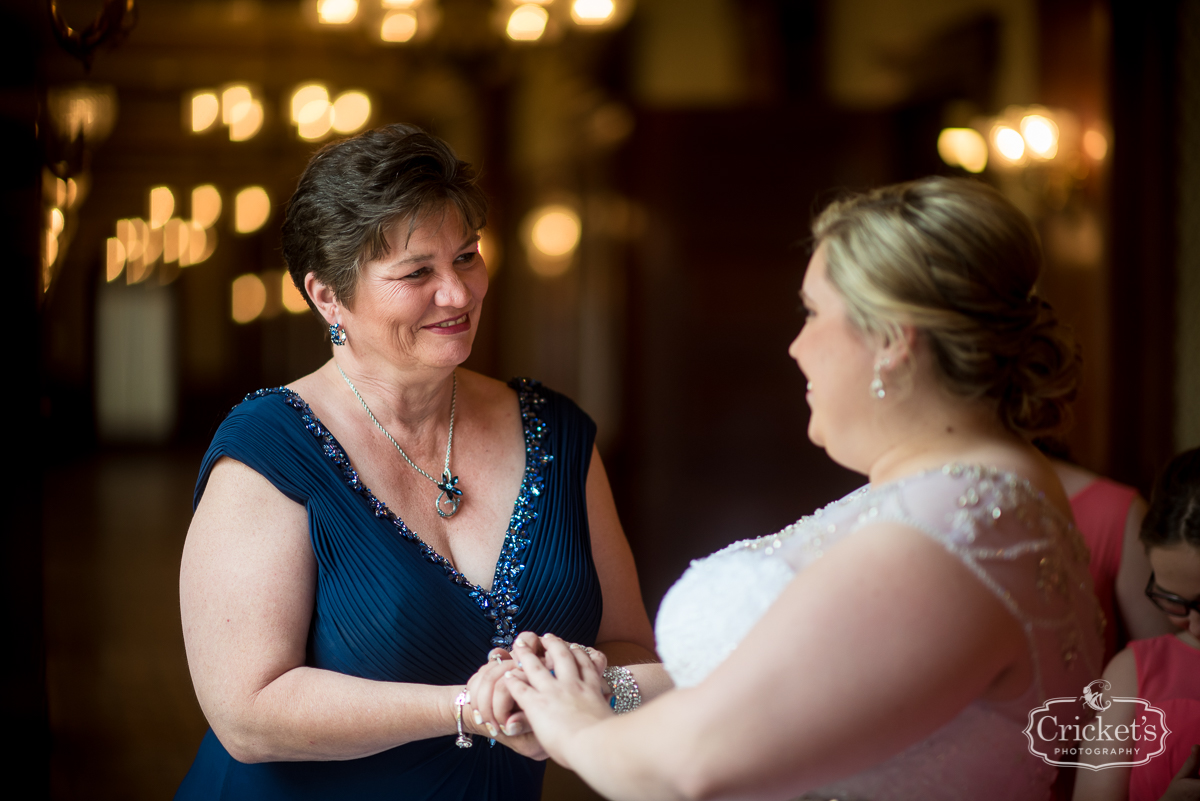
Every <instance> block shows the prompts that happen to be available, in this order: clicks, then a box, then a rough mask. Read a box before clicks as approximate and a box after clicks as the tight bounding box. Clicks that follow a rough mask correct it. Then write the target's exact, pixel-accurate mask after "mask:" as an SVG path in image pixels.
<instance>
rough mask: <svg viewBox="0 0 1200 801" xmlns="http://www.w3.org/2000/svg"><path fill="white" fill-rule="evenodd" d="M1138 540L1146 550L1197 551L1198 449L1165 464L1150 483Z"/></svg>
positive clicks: (1199, 508) (1199, 535) (1199, 530)
mask: <svg viewBox="0 0 1200 801" xmlns="http://www.w3.org/2000/svg"><path fill="white" fill-rule="evenodd" d="M1141 540H1142V542H1143V543H1144V544H1145V545H1146V547H1147V548H1160V547H1170V546H1172V545H1179V544H1186V545H1190V546H1191V547H1193V548H1200V448H1193V449H1192V450H1190V451H1184V452H1183V453H1181V454H1179V455H1178V456H1176V457H1175V458H1174V459H1172V460H1171V461H1170V462H1168V463H1167V467H1166V469H1165V470H1163V472H1162V475H1160V476H1159V477H1158V481H1156V482H1155V483H1154V492H1153V493H1152V494H1151V495H1150V509H1149V510H1148V511H1147V512H1146V519H1145V520H1143V521H1142V533H1141Z"/></svg>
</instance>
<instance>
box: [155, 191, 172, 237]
mask: <svg viewBox="0 0 1200 801" xmlns="http://www.w3.org/2000/svg"><path fill="white" fill-rule="evenodd" d="M174 213H175V195H174V194H172V193H171V190H170V189H168V188H167V187H165V186H156V187H154V188H153V189H151V190H150V227H151V228H161V227H163V226H164V225H166V224H167V220H169V219H171V215H172V214H174Z"/></svg>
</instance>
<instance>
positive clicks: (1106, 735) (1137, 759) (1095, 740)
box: [1025, 679, 1171, 770]
mask: <svg viewBox="0 0 1200 801" xmlns="http://www.w3.org/2000/svg"><path fill="white" fill-rule="evenodd" d="M1110 688H1111V685H1110V684H1109V683H1108V682H1107V681H1104V680H1103V679H1097V680H1096V681H1093V682H1092V683H1091V684H1088V685H1087V686H1086V687H1084V688H1083V694H1082V695H1080V696H1077V697H1075V698H1051V699H1050V700H1049V701H1047V702H1046V703H1044V704H1042V705H1041V706H1039V707H1038V708H1037V709H1034V710H1033V711H1031V712H1030V713H1029V725H1028V726H1026V727H1025V737H1026V738H1027V739H1028V740H1029V752H1030V753H1031V754H1033V755H1034V756H1039V757H1041V758H1042V759H1043V760H1045V762H1046V763H1047V764H1050V765H1054V766H1056V767H1076V768H1088V769H1089V770H1100V769H1101V768H1115V767H1132V766H1134V765H1145V764H1146V763H1147V762H1149V761H1150V760H1151V759H1154V757H1156V756H1158V755H1160V754H1161V753H1162V752H1163V749H1164V748H1165V747H1166V744H1167V735H1168V734H1170V733H1171V730H1170V729H1168V728H1167V720H1166V718H1165V717H1164V716H1163V711H1162V710H1161V709H1159V708H1158V707H1156V706H1152V705H1151V704H1150V702H1149V701H1147V700H1145V699H1144V698H1121V697H1114V696H1110V695H1108V690H1109V689H1110ZM1084 757H1086V758H1087V759H1088V762H1081V761H1080V759H1082V758H1084Z"/></svg>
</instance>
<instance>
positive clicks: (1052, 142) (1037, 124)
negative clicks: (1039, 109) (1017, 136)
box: [1021, 114, 1058, 159]
mask: <svg viewBox="0 0 1200 801" xmlns="http://www.w3.org/2000/svg"><path fill="white" fill-rule="evenodd" d="M1021 136H1022V137H1023V138H1024V139H1025V143H1026V144H1027V145H1029V149H1030V150H1031V151H1033V154H1034V155H1035V156H1038V157H1040V158H1044V159H1052V158H1054V156H1055V154H1057V153H1058V126H1057V125H1056V124H1055V123H1054V120H1052V119H1050V118H1049V117H1043V116H1042V115H1041V114H1029V115H1027V116H1025V117H1023V118H1022V119H1021Z"/></svg>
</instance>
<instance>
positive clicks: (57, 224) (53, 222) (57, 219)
mask: <svg viewBox="0 0 1200 801" xmlns="http://www.w3.org/2000/svg"><path fill="white" fill-rule="evenodd" d="M66 224H67V220H66V218H65V217H64V216H63V213H62V209H50V213H49V214H48V215H47V218H46V227H48V228H49V229H50V232H51V233H53V234H54V235H55V236H58V235H59V234H61V233H62V230H63V228H65V227H66Z"/></svg>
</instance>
